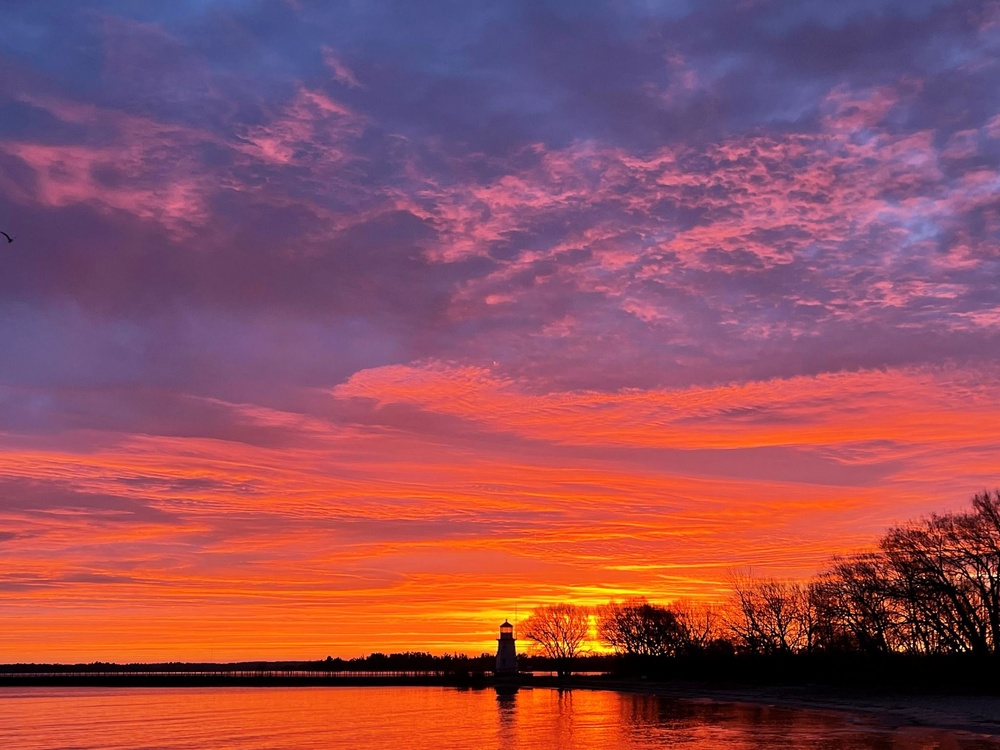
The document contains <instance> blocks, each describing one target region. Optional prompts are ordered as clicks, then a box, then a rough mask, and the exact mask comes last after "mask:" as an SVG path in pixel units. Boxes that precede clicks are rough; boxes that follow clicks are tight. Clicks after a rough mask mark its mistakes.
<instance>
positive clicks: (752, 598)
mask: <svg viewBox="0 0 1000 750" xmlns="http://www.w3.org/2000/svg"><path fill="white" fill-rule="evenodd" d="M732 591H733V593H732V597H731V601H730V606H729V608H728V612H727V621H726V624H727V625H728V627H729V629H730V631H731V632H732V633H733V635H734V636H735V637H736V639H737V641H738V642H739V643H740V644H741V645H742V646H743V647H744V648H745V649H746V650H748V651H751V652H754V653H763V654H778V653H791V652H793V651H799V650H801V649H803V648H806V647H808V646H809V634H810V627H809V616H808V612H807V606H808V597H807V592H806V589H805V588H804V587H802V586H799V585H797V584H793V583H785V582H782V581H776V580H774V579H757V578H753V577H752V576H751V575H750V574H748V573H734V574H733V576H732Z"/></svg>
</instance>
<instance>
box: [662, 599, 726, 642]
mask: <svg viewBox="0 0 1000 750" xmlns="http://www.w3.org/2000/svg"><path fill="white" fill-rule="evenodd" d="M670 608H671V609H672V610H673V611H674V613H675V614H676V615H677V619H678V620H679V621H680V623H681V625H682V626H683V627H684V633H685V635H686V636H687V648H688V650H691V651H704V650H705V649H706V648H708V646H709V644H711V643H712V642H713V641H717V640H719V639H720V638H721V637H722V635H723V633H722V628H721V625H722V619H721V617H720V615H719V611H718V610H717V609H716V608H715V607H714V606H712V605H711V604H708V603H702V602H693V601H690V600H685V599H682V600H680V601H676V602H674V603H673V604H672V605H671V606H670Z"/></svg>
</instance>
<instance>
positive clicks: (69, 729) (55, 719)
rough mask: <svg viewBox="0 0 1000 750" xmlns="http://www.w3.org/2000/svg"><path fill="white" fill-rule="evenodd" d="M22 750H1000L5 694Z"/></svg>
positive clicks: (857, 724) (259, 693)
mask: <svg viewBox="0 0 1000 750" xmlns="http://www.w3.org/2000/svg"><path fill="white" fill-rule="evenodd" d="M8 747H10V748H18V750H68V749H69V748H116V750H145V749H146V748H160V749H162V750H189V749H190V748H193V747H239V748H243V749H244V750H273V748H277V747H280V748H288V750H311V749H312V748H316V749H317V750H319V748H323V750H331V749H333V750H336V749H337V748H344V750H347V749H348V748H350V750H376V749H378V750H381V749H382V748H386V747H389V748H406V749H407V750H421V749H422V748H427V749H428V750H429V749H430V748H434V750H437V748H441V747H448V748H456V749H458V750H461V749H462V748H470V749H473V748H475V749H476V750H478V749H479V748H491V747H496V748H497V749H498V750H512V749H513V748H516V749H517V750H572V749H575V748H587V750H654V748H675V749H677V750H723V748H725V750H763V748H767V749H768V750H782V749H788V750H791V749H792V748H796V749H798V748H818V749H819V750H931V749H932V748H933V749H934V750H986V749H987V748H991V749H992V750H1000V742H997V741H996V740H991V739H986V738H979V737H973V736H970V735H964V736H963V735H959V734H954V733H949V732H943V731H933V730H921V729H912V728H911V729H897V728H892V727H884V726H877V725H874V724H872V723H868V722H866V721H864V720H862V719H860V718H852V717H851V716H850V715H848V714H839V713H824V712H817V711H800V710H792V709H785V708H776V707H774V706H760V705H756V706H755V705H748V704H725V703H712V702H708V701H704V702H697V701H677V700H673V699H670V698H665V697H660V696H654V695H629V694H619V693H614V692H603V691H579V690H578V691H556V690H548V689H521V690H518V689H517V688H516V687H514V686H510V687H509V688H508V687H502V688H500V689H497V690H467V691H458V690H448V689H444V688H284V689H279V688H275V689H238V688H230V689H227V688H222V689H169V688H161V689H136V690H120V689H119V690H115V689H86V690H82V689H81V690H57V689H44V688H41V689H39V688H33V689H26V690H18V691H4V690H0V748H8Z"/></svg>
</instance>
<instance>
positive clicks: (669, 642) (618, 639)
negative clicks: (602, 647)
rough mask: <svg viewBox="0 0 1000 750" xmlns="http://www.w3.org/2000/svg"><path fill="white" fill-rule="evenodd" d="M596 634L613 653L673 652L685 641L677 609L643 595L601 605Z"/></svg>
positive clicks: (685, 642) (598, 609) (657, 653)
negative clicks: (653, 601)
mask: <svg viewBox="0 0 1000 750" xmlns="http://www.w3.org/2000/svg"><path fill="white" fill-rule="evenodd" d="M597 635H598V637H599V638H600V639H601V640H602V641H604V642H605V643H606V644H608V645H609V646H611V648H613V649H614V650H615V652H616V653H618V654H623V655H629V656H676V655H677V654H678V653H680V651H681V650H682V649H683V648H684V647H685V646H686V645H687V642H688V638H687V632H686V629H685V627H684V624H683V623H682V622H681V620H680V618H679V617H678V616H677V613H676V612H674V611H673V610H671V609H670V608H669V607H664V606H661V605H659V604H650V603H649V602H648V601H646V599H645V598H635V599H627V600H625V601H624V602H622V603H621V604H619V603H618V602H615V601H610V602H608V603H607V604H602V605H600V606H599V607H598V608H597Z"/></svg>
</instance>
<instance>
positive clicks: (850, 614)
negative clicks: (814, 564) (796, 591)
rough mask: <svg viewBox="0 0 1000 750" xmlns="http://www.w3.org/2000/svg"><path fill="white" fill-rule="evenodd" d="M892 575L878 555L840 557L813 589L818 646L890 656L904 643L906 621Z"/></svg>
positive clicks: (811, 596)
mask: <svg viewBox="0 0 1000 750" xmlns="http://www.w3.org/2000/svg"><path fill="white" fill-rule="evenodd" d="M891 579H892V575H891V571H890V570H889V568H888V566H887V564H886V560H885V559H884V557H883V556H881V555H879V554H877V553H871V552H868V553H863V554H857V555H852V556H848V557H835V558H834V559H833V566H832V567H831V568H830V569H829V570H827V571H826V572H824V573H822V574H821V575H820V576H819V578H818V579H817V580H816V581H814V582H813V583H812V584H811V585H810V598H811V607H810V609H811V610H812V611H813V613H814V614H815V618H816V621H817V628H818V630H819V633H818V641H819V646H820V647H821V648H824V649H827V650H849V651H862V652H864V653H868V654H885V653H889V652H890V651H896V650H899V649H900V647H901V646H902V643H903V637H902V626H903V619H904V618H903V616H902V613H901V611H900V608H899V606H898V603H897V602H896V601H895V596H894V586H893V583H892V580H891Z"/></svg>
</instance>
